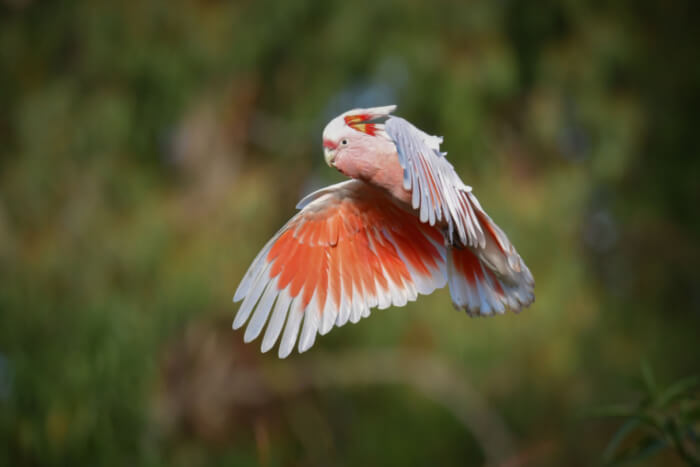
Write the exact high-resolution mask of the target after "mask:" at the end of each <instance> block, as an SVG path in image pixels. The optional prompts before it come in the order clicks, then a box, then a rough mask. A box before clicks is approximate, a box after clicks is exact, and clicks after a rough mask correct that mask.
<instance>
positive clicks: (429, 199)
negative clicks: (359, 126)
mask: <svg viewBox="0 0 700 467" xmlns="http://www.w3.org/2000/svg"><path fill="white" fill-rule="evenodd" d="M384 131H385V132H386V134H387V136H388V137H389V138H390V139H391V140H392V141H393V142H394V144H395V145H396V150H397V152H398V154H399V163H400V164H401V167H402V168H403V187H404V188H405V189H406V190H409V191H411V195H412V199H411V204H412V206H413V209H417V210H419V213H420V214H419V215H420V220H421V222H427V223H429V224H430V225H435V223H436V222H446V223H447V227H448V236H449V239H450V241H451V242H452V241H453V238H454V233H455V232H456V233H457V235H458V236H459V240H460V241H461V243H462V244H463V245H468V246H472V247H477V246H478V247H481V248H483V247H484V244H485V238H484V232H483V230H482V228H481V225H480V223H479V220H478V219H477V217H476V214H475V210H481V207H480V206H479V202H478V201H477V199H476V197H475V196H474V195H473V194H472V193H471V187H469V186H467V185H465V184H464V182H462V180H461V179H460V178H459V175H457V172H455V170H454V167H452V164H450V162H449V161H448V160H447V158H445V153H442V152H440V144H441V143H442V138H441V137H438V136H431V135H429V134H427V133H425V132H423V131H421V130H420V129H418V128H416V127H415V126H413V125H412V124H411V123H410V122H408V121H407V120H404V119H403V118H400V117H390V118H388V119H387V120H386V122H385V124H384Z"/></svg>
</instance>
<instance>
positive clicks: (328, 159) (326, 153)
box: [323, 147, 335, 167]
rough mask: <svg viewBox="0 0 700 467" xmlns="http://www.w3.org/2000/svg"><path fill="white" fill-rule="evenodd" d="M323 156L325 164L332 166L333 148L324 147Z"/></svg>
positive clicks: (333, 158)
mask: <svg viewBox="0 0 700 467" xmlns="http://www.w3.org/2000/svg"><path fill="white" fill-rule="evenodd" d="M323 158H324V159H325V160H326V164H328V167H333V161H334V160H335V150H334V149H330V148H326V147H324V148H323Z"/></svg>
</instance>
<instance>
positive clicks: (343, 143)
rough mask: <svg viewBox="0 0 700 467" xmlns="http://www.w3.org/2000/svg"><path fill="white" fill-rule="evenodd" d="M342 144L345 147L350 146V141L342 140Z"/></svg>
mask: <svg viewBox="0 0 700 467" xmlns="http://www.w3.org/2000/svg"><path fill="white" fill-rule="evenodd" d="M340 144H342V145H343V146H345V145H346V144H348V140H346V139H344V140H342V141H341V142H340Z"/></svg>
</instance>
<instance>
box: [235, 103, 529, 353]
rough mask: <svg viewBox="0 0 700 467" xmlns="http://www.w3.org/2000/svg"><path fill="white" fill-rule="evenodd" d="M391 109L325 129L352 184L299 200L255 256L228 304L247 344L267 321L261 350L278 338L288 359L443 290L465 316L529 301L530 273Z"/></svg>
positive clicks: (330, 155) (329, 156) (349, 117)
mask: <svg viewBox="0 0 700 467" xmlns="http://www.w3.org/2000/svg"><path fill="white" fill-rule="evenodd" d="M395 109H396V106H394V105H391V106H386V107H375V108H371V109H355V110H350V111H348V112H345V113H343V114H342V115H340V116H338V117H336V118H334V119H333V120H331V121H330V123H328V125H327V126H326V128H325V129H324V130H323V148H324V155H325V160H326V163H327V164H328V165H329V166H331V167H334V168H336V169H337V170H339V171H340V172H341V173H343V174H344V175H346V176H348V177H350V178H351V180H348V181H345V182H342V183H338V184H335V185H331V186H329V187H326V188H323V189H321V190H318V191H316V192H314V193H311V194H310V195H308V196H306V197H305V198H304V199H302V200H301V201H300V202H299V204H297V209H300V211H299V212H298V213H297V214H296V215H295V216H294V217H292V218H291V219H290V220H289V221H288V222H287V224H286V225H285V226H284V227H282V229H281V230H280V231H279V232H277V233H276V234H275V236H274V237H272V239H271V240H270V241H269V242H267V244H266V245H265V246H264V247H263V249H262V251H260V253H259V254H258V256H257V257H256V258H255V260H253V263H252V265H251V266H250V268H249V269H248V272H247V273H246V274H245V276H244V277H243V280H242V281H241V283H240V285H239V286H238V290H236V293H235V296H234V298H233V300H234V302H237V301H239V300H243V304H242V305H241V306H240V308H239V310H238V313H237V314H236V317H235V319H234V321H233V328H234V329H238V328H240V327H241V326H243V325H244V324H245V323H246V322H248V327H247V328H246V330H245V335H244V340H245V341H246V342H250V341H252V340H253V339H255V338H257V337H258V336H259V335H260V333H261V332H262V330H263V327H264V326H265V324H266V323H267V329H266V330H265V334H264V336H263V339H262V351H263V352H267V351H268V350H270V349H271V348H272V347H273V346H274V345H275V343H276V342H277V340H278V339H280V335H281V341H280V345H279V356H280V358H284V357H286V356H288V355H289V354H290V352H291V351H292V349H293V348H294V345H295V343H297V341H298V349H299V352H304V351H306V350H308V349H309V348H310V347H311V346H312V345H313V343H314V341H315V339H316V334H319V333H320V334H321V335H324V334H326V333H327V332H329V331H330V330H331V329H332V328H333V326H342V325H344V324H345V323H347V322H348V321H350V322H352V323H356V322H357V321H359V320H360V318H363V317H367V316H369V314H370V309H372V308H375V307H376V308H379V309H384V308H387V307H389V306H391V305H394V306H404V305H405V304H406V303H407V302H409V301H414V300H416V298H417V296H418V294H429V293H431V292H433V291H434V290H435V289H439V288H442V287H444V286H445V284H449V289H450V295H451V297H452V303H453V304H454V306H455V307H456V308H458V309H463V310H466V312H467V313H468V314H469V315H470V316H488V315H493V314H503V313H505V311H506V310H512V311H515V312H519V311H520V310H522V308H523V307H526V306H528V305H530V304H531V303H532V302H533V301H534V298H535V296H534V293H533V290H534V280H533V277H532V274H530V270H529V269H528V268H527V266H526V265H525V263H524V262H523V260H522V259H521V258H520V255H518V253H517V251H515V248H514V247H513V245H512V244H511V243H510V241H509V240H508V237H506V235H505V233H503V231H502V230H501V229H500V228H499V227H498V226H497V225H496V224H495V223H494V222H493V221H492V220H491V218H490V217H489V216H488V215H487V214H486V212H484V210H483V209H482V208H481V206H480V205H479V202H478V201H477V199H476V197H475V196H474V194H473V193H472V189H471V187H469V186H467V185H465V184H464V183H463V182H462V180H461V179H460V178H459V175H457V173H456V172H455V170H454V168H453V167H452V164H450V163H449V162H448V160H447V158H446V157H445V153H442V152H440V144H441V143H442V138H440V137H437V136H431V135H428V134H426V133H424V132H423V131H421V130H419V129H418V128H416V127H415V126H413V125H412V124H411V123H409V122H408V121H406V120H404V119H402V118H399V117H395V116H391V115H390V114H391V113H392V112H393V111H394V110H395ZM302 321H303V324H302Z"/></svg>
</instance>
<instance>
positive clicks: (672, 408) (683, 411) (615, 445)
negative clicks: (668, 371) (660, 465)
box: [595, 365, 700, 465]
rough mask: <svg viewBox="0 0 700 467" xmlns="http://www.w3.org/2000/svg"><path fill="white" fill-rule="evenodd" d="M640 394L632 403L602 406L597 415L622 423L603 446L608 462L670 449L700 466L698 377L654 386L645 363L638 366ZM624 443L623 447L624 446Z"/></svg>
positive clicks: (617, 462)
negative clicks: (642, 390) (622, 421)
mask: <svg viewBox="0 0 700 467" xmlns="http://www.w3.org/2000/svg"><path fill="white" fill-rule="evenodd" d="M642 371H643V372H642V374H643V383H644V384H643V386H644V393H645V394H644V396H643V397H641V398H640V400H639V401H636V402H635V403H621V404H615V405H610V406H607V407H602V408H600V409H598V410H596V411H595V413H597V415H598V416H604V417H619V418H622V419H624V423H623V424H622V425H621V426H620V427H619V428H618V430H617V431H616V432H615V434H614V436H613V437H612V439H611V440H610V443H609V444H608V446H607V447H606V448H605V452H604V460H605V463H606V464H608V465H620V464H624V463H630V462H633V461H639V460H646V459H648V458H649V457H651V456H653V455H655V454H657V452H659V451H661V450H663V449H667V448H671V449H674V450H675V451H676V453H677V454H678V455H679V456H680V458H681V459H683V460H684V461H686V462H687V464H688V465H700V435H699V434H698V431H697V427H698V426H700V377H698V376H691V377H688V378H683V379H681V380H678V381H676V382H675V383H673V384H671V385H669V386H667V387H658V384H657V382H656V378H655V377H654V374H653V372H652V371H651V369H650V368H649V366H648V365H644V366H643V367H642ZM625 444H626V445H627V446H625Z"/></svg>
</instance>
